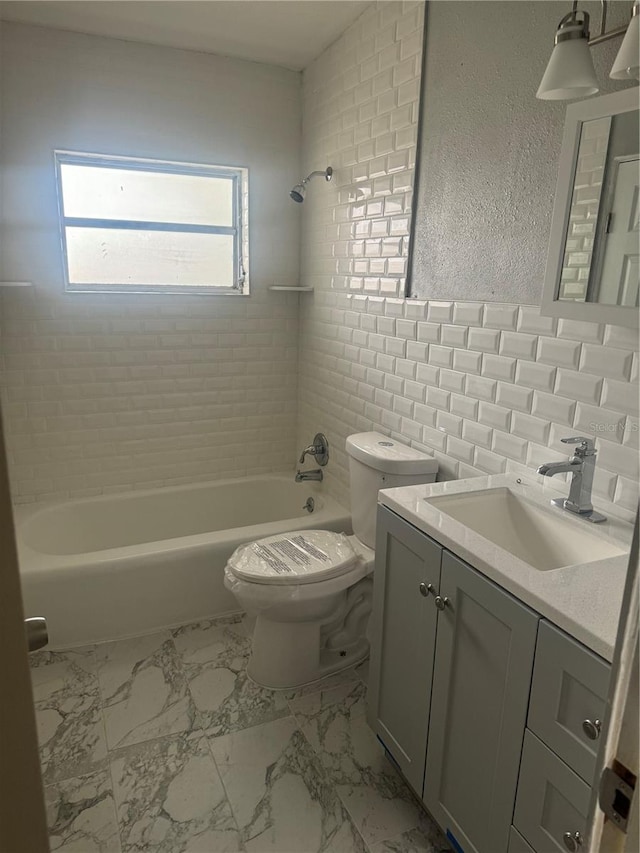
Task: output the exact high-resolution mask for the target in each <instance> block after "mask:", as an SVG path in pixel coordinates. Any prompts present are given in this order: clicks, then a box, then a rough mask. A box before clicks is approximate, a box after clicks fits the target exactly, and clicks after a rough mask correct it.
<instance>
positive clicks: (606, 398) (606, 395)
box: [601, 379, 640, 416]
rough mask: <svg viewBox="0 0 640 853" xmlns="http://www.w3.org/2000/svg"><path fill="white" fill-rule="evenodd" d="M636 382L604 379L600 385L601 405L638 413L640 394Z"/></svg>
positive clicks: (630, 413)
mask: <svg viewBox="0 0 640 853" xmlns="http://www.w3.org/2000/svg"><path fill="white" fill-rule="evenodd" d="M639 391H640V389H639V387H638V383H637V382H620V381H618V380H616V379H605V380H604V382H603V385H602V400H601V402H602V405H603V406H605V407H606V408H608V409H614V410H615V411H618V412H625V413H626V414H628V415H636V416H637V415H638V411H639V409H640V396H639Z"/></svg>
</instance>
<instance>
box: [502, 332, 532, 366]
mask: <svg viewBox="0 0 640 853" xmlns="http://www.w3.org/2000/svg"><path fill="white" fill-rule="evenodd" d="M537 343H538V338H536V337H535V335H525V334H523V333H522V332H502V334H501V337H500V355H506V356H511V358H518V359H528V360H529V361H533V360H534V359H535V357H536V346H537Z"/></svg>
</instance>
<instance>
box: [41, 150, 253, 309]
mask: <svg viewBox="0 0 640 853" xmlns="http://www.w3.org/2000/svg"><path fill="white" fill-rule="evenodd" d="M54 160H55V171H56V188H57V194H58V219H59V222H60V239H61V244H62V260H63V272H64V286H65V291H67V292H69V293H137V294H140V293H150V294H155V295H157V294H162V293H163V294H178V295H189V294H191V295H198V296H202V295H207V296H211V295H215V296H248V295H249V272H248V268H249V263H248V255H249V210H248V208H249V204H248V199H249V170H248V169H247V168H245V167H242V166H213V165H205V164H202V163H182V162H175V161H172V160H150V159H144V158H138V157H120V156H111V155H104V154H86V153H82V152H78V151H62V150H56V151H54ZM69 163H71V164H74V165H83V166H99V167H103V168H106V169H108V168H114V169H131V170H132V171H137V172H141V171H149V172H162V173H165V174H182V175H201V176H203V177H213V178H225V179H227V180H230V181H231V182H232V185H233V223H234V224H233V226H218V225H195V224H185V223H174V222H141V221H135V220H126V219H125V220H120V219H113V220H112V219H98V218H95V219H93V218H88V217H70V216H66V215H65V211H64V197H63V192H62V171H61V166H62V165H65V164H69ZM70 226H72V227H73V226H75V227H78V226H79V227H83V228H113V229H114V230H116V229H117V230H122V229H131V230H146V231H165V232H173V233H176V232H182V233H184V232H187V233H199V234H227V235H232V236H233V269H234V275H233V280H234V285H233V286H232V287H224V286H220V285H216V284H213V283H212V284H211V285H141V284H135V285H126V284H122V283H117V284H95V285H91V284H86V283H83V284H73V283H72V282H70V280H69V263H68V256H67V241H66V228H67V227H70Z"/></svg>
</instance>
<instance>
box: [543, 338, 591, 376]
mask: <svg viewBox="0 0 640 853" xmlns="http://www.w3.org/2000/svg"><path fill="white" fill-rule="evenodd" d="M580 350H581V344H579V343H576V342H575V341H561V340H558V339H557V338H539V340H538V356H537V357H538V361H542V362H544V363H545V364H551V365H553V367H567V368H569V369H570V370H575V369H577V367H578V363H579V361H580Z"/></svg>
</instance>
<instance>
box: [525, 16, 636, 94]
mask: <svg viewBox="0 0 640 853" xmlns="http://www.w3.org/2000/svg"><path fill="white" fill-rule="evenodd" d="M601 3H602V20H601V22H600V33H599V35H597V36H595V37H594V38H591V37H590V33H589V15H588V14H587V13H586V12H583V11H582V10H580V9H578V3H577V0H574V3H573V8H572V10H571V11H570V12H569V13H568V14H566V15H565V16H564V18H562V20H561V21H560V23H559V24H558V30H557V32H556V36H555V42H554V48H553V51H552V53H551V57H550V58H549V64H548V65H547V69H546V71H545V72H544V76H543V77H542V81H541V83H540V87H539V89H538V91H537V93H536V97H537V98H540V99H541V100H544V101H563V100H567V99H569V98H584V97H586V96H587V95H595V94H596V92H598V90H599V86H598V80H597V78H596V72H595V69H594V67H593V59H592V58H591V51H590V50H589V48H590V47H592V46H593V45H596V44H600V43H601V42H603V41H609V39H612V38H617V37H618V36H622V35H624V39H623V41H622V45H621V46H620V50H619V51H618V55H617V57H616V60H615V62H614V63H613V68H612V69H611V75H610V76H611V78H612V79H613V80H627V79H633V78H634V77H638V74H639V71H640V69H639V62H638V53H639V51H640V46H639V43H638V31H639V24H640V0H635V2H634V3H633V6H632V9H631V21H630V23H629V25H628V26H626V27H618V28H617V29H615V30H610V31H609V32H607V30H606V28H607V0H601Z"/></svg>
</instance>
